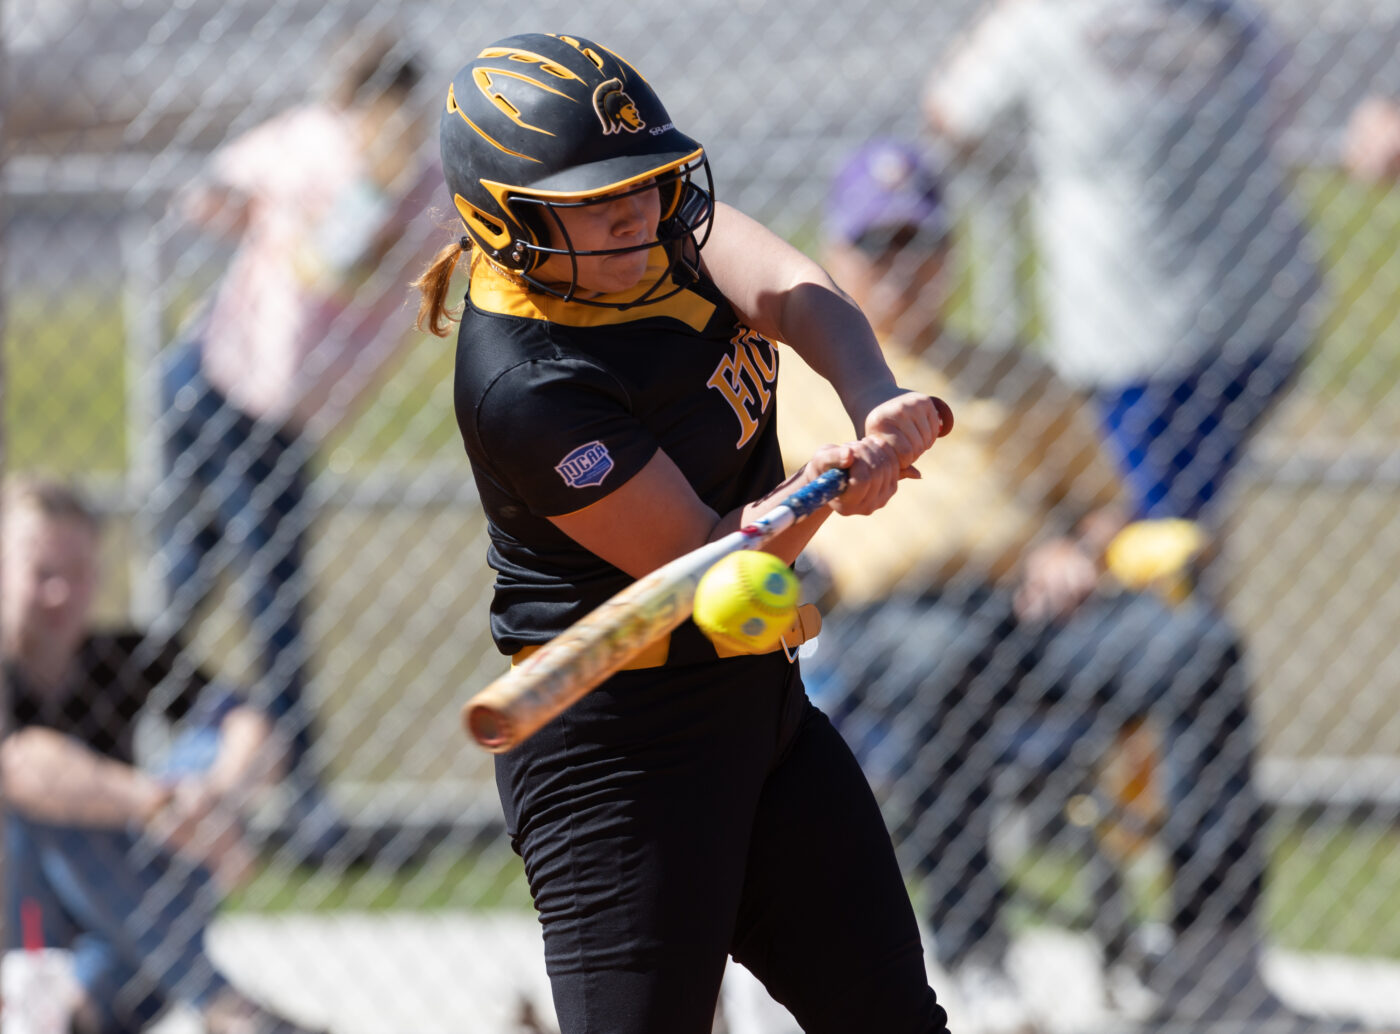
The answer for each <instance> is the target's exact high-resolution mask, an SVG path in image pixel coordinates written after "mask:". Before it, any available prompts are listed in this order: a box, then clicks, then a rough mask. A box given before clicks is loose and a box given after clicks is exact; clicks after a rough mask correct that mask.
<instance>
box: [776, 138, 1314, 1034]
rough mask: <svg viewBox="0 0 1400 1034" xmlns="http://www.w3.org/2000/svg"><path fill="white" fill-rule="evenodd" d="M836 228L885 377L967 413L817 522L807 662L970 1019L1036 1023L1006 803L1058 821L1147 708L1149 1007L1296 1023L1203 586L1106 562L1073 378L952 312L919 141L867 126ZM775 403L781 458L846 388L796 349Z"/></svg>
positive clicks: (1232, 681)
mask: <svg viewBox="0 0 1400 1034" xmlns="http://www.w3.org/2000/svg"><path fill="white" fill-rule="evenodd" d="M825 230H826V238H827V254H826V266H827V268H828V269H830V270H831V272H832V275H833V276H834V277H835V278H836V280H837V282H838V283H839V284H840V285H841V286H842V287H843V288H844V289H845V290H847V291H848V292H849V293H850V294H851V295H852V296H853V297H854V298H855V299H856V301H857V302H858V303H859V304H860V305H861V306H862V307H863V308H864V310H865V311H866V313H867V315H868V316H869V317H870V319H871V322H872V324H873V325H874V326H875V328H876V330H877V332H878V333H879V334H880V335H881V336H882V340H883V343H884V345H885V347H886V352H887V358H888V360H889V363H890V367H891V369H892V370H893V371H894V374H895V376H896V378H898V379H899V382H900V383H901V384H908V385H910V386H912V387H913V388H914V389H915V390H921V391H925V392H928V393H929V394H935V395H939V396H941V397H943V398H946V399H948V400H949V402H950V404H951V405H952V408H953V411H954V412H955V413H957V414H958V423H957V426H956V427H955V428H954V431H953V433H952V434H951V435H949V436H948V437H947V438H945V439H944V440H943V441H941V442H940V443H939V449H938V454H937V455H936V457H932V458H930V459H929V460H928V462H926V463H922V464H920V470H921V471H922V474H923V476H922V478H921V479H920V480H917V481H906V482H903V483H902V485H901V488H900V491H899V493H898V494H897V495H896V496H895V498H894V499H893V500H892V501H891V502H890V504H889V505H888V506H887V507H886V509H885V511H884V512H885V514H886V515H887V516H886V517H884V518H883V524H882V532H881V534H880V535H878V536H871V535H870V534H869V533H868V531H867V529H866V528H865V527H863V526H862V524H861V522H859V521H848V522H844V523H839V524H838V523H837V522H829V524H828V525H827V526H824V527H823V528H822V529H821V530H820V531H819V532H818V533H817V535H816V537H815V538H814V539H813V541H812V543H811V545H810V546H809V548H808V551H807V555H808V556H810V557H812V558H813V563H814V567H815V570H816V574H815V575H814V576H813V581H814V583H816V582H818V581H819V580H820V579H821V578H825V579H828V580H829V586H830V587H829V590H828V592H829V599H828V602H829V603H832V604H833V606H832V608H831V610H830V613H829V616H828V619H827V623H826V626H825V628H824V630H823V632H822V634H821V638H820V641H819V647H818V650H817V653H816V655H815V657H813V658H812V659H810V660H808V661H804V678H805V680H806V682H807V684H808V686H809V688H810V690H811V692H812V693H813V696H814V698H816V699H817V700H818V702H819V703H820V704H822V705H823V707H824V709H826V710H827V711H828V713H829V714H831V716H832V717H833V719H834V720H835V721H837V722H838V724H839V725H840V727H841V729H842V732H843V734H844V735H845V736H846V737H847V739H848V740H849V741H850V742H851V744H852V746H853V747H854V748H855V750H856V752H857V755H858V756H859V757H860V758H861V759H862V763H863V765H864V766H865V768H866V771H867V774H868V775H869V776H870V778H871V781H872V783H873V784H874V785H875V786H876V787H877V789H878V791H879V792H880V793H881V795H882V799H883V801H884V804H885V806H886V808H887V810H888V816H887V817H888V820H889V822H890V824H891V827H892V829H893V831H894V836H895V839H896V843H897V844H898V845H899V848H900V851H901V855H902V859H903V861H904V864H905V866H906V871H907V873H908V874H909V875H910V876H911V877H914V878H915V879H916V881H917V884H918V888H919V896H920V897H921V898H922V904H923V907H924V909H925V911H924V915H925V917H926V920H927V923H928V926H929V930H930V932H931V933H932V935H933V939H934V943H935V951H936V954H937V957H938V959H939V962H940V963H941V964H942V965H943V966H944V967H945V968H946V969H947V970H948V972H949V973H950V975H951V976H952V978H953V986H954V988H955V989H956V992H955V993H956V994H957V996H958V997H957V998H956V999H955V1000H954V1001H953V1002H950V1005H949V1010H950V1014H951V1015H954V1016H955V1017H957V1018H958V1020H959V1022H960V1023H961V1024H962V1025H963V1026H961V1027H960V1028H959V1029H961V1030H965V1031H968V1032H969V1034H971V1032H973V1031H977V1032H982V1034H991V1032H996V1034H1012V1032H1024V1031H1027V1030H1031V1029H1034V1027H1035V1018H1034V1017H1033V1016H1032V1014H1031V1012H1030V1011H1029V1010H1028V1009H1027V1007H1026V1004H1025V1002H1024V1001H1023V999H1022V997H1021V994H1020V991H1019V989H1018V987H1017V985H1016V983H1015V981H1014V980H1013V979H1012V976H1011V974H1010V973H1009V972H1008V969H1007V967H1006V961H1007V949H1008V936H1007V932H1006V929H1005V927H1004V926H1003V922H1002V919H1001V916H1000V910H1001V908H1002V905H1003V903H1004V899H1005V897H1006V891H1005V886H1004V880H1003V877H1002V875H1001V874H1000V873H999V872H998V871H997V868H996V866H995V864H994V861H993V857H992V852H991V838H992V831H993V823H994V813H995V809H996V807H997V804H998V802H999V800H1001V799H1003V798H1004V796H1005V795H1006V794H1014V795H1015V796H1017V797H1021V798H1026V799H1029V800H1031V802H1032V803H1033V804H1034V803H1035V802H1036V801H1039V802H1040V804H1041V807H1042V811H1041V812H1040V813H1051V814H1055V815H1058V814H1059V813H1060V812H1061V811H1062V807H1063V802H1064V800H1067V799H1068V798H1069V797H1070V796H1071V795H1072V794H1074V793H1076V792H1079V790H1078V787H1079V783H1078V781H1077V777H1076V775H1075V773H1076V772H1080V773H1083V774H1084V775H1085V776H1087V775H1088V770H1089V769H1090V768H1091V767H1092V766H1093V765H1094V761H1095V759H1098V758H1101V757H1103V756H1104V755H1105V754H1106V753H1107V752H1108V751H1109V749H1110V748H1111V747H1112V746H1113V745H1114V744H1115V742H1116V740H1117V738H1118V736H1119V735H1120V733H1121V732H1122V730H1123V729H1124V728H1126V727H1129V726H1130V724H1131V723H1134V722H1137V721H1145V722H1147V723H1149V724H1150V725H1151V727H1152V728H1153V729H1154V730H1155V732H1156V734H1157V735H1158V736H1159V737H1160V742H1161V758H1160V762H1161V763H1160V765H1159V766H1158V770H1157V772H1156V776H1155V777H1156V779H1157V782H1158V785H1159V786H1160V787H1161V794H1162V796H1163V798H1164V801H1163V806H1162V807H1160V808H1157V809H1155V810H1154V812H1153V815H1152V818H1153V820H1154V821H1155V823H1156V824H1157V827H1158V828H1156V829H1154V830H1152V832H1153V833H1154V834H1155V835H1156V837H1157V838H1158V840H1159V842H1160V843H1161V844H1162V845H1163V847H1164V848H1165V854H1166V856H1167V857H1168V859H1169V862H1170V869H1171V876H1172V885H1171V902H1170V925H1171V930H1172V932H1173V934H1174V941H1173V944H1172V947H1171V949H1170V950H1169V951H1168V952H1167V953H1166V955H1165V957H1164V958H1161V959H1157V960H1155V962H1154V964H1153V965H1152V966H1151V967H1150V969H1149V970H1147V971H1146V972H1145V974H1144V975H1145V976H1147V978H1148V981H1149V987H1150V989H1151V990H1152V991H1154V992H1155V994H1156V996H1157V998H1158V1001H1159V1003H1160V1004H1159V1005H1158V1006H1157V1015H1156V1018H1157V1019H1158V1020H1161V1021H1162V1022H1172V1023H1174V1022H1182V1023H1197V1022H1202V1021H1207V1020H1215V1019H1220V1020H1226V1019H1230V1020H1234V1019H1239V1020H1246V1019H1248V1020H1259V1019H1268V1020H1270V1021H1271V1022H1275V1023H1280V1024H1282V1025H1281V1026H1279V1027H1278V1029H1280V1030H1285V1029H1288V1030H1291V1029H1293V1028H1292V1024H1293V1023H1294V1022H1295V1021H1297V1022H1300V1023H1301V1022H1302V1018H1301V1017H1297V1016H1296V1015H1295V1014H1293V1013H1292V1012H1290V1011H1289V1010H1288V1009H1287V1008H1286V1007H1285V1006H1284V1005H1283V1003H1281V1002H1280V1001H1279V999H1277V998H1276V997H1275V996H1274V995H1273V993H1272V992H1271V991H1270V990H1269V988H1268V987H1267V986H1266V985H1265V983H1264V981H1263V979H1262V977H1261V975H1260V971H1259V966H1258V963H1259V951H1260V942H1259V938H1260V931H1259V929H1258V925H1257V919H1258V910H1259V904H1260V891H1261V885H1262V880H1263V873H1264V854H1263V844H1262V841H1261V832H1262V825H1263V823H1262V811H1261V805H1260V802H1259V800H1258V797H1257V795H1256V793H1255V790H1254V788H1253V784H1252V778H1251V775H1252V766H1253V761H1254V741H1255V730H1254V726H1253V722H1252V720H1251V716H1250V712H1249V693H1248V685H1247V681H1246V673H1245V670H1244V666H1243V663H1242V660H1241V647H1240V643H1239V641H1238V638H1237V636H1236V634H1235V632H1234V631H1233V630H1232V629H1231V627H1230V626H1229V625H1228V624H1227V623H1226V621H1225V620H1224V619H1223V618H1222V617H1221V616H1220V615H1219V614H1217V613H1215V612H1214V611H1212V610H1211V609H1209V608H1207V607H1205V606H1204V605H1202V604H1201V603H1199V602H1197V601H1194V600H1186V601H1184V602H1180V603H1177V604H1176V605H1171V604H1168V603H1167V602H1166V601H1165V600H1164V599H1163V598H1162V597H1161V596H1160V595H1159V594H1157V593H1155V592H1138V591H1130V590H1129V589H1127V588H1126V587H1125V586H1124V585H1123V583H1122V582H1121V581H1119V580H1117V579H1116V578H1115V577H1114V576H1113V575H1112V574H1110V573H1109V572H1108V570H1107V569H1106V566H1107V563H1108V561H1107V559H1106V556H1114V557H1115V558H1116V562H1117V563H1119V564H1120V565H1121V566H1122V567H1123V568H1124V569H1127V568H1131V567H1136V568H1137V569H1136V570H1135V571H1134V580H1135V581H1139V580H1140V581H1141V582H1142V584H1149V583H1150V582H1151V581H1152V579H1150V578H1149V577H1147V572H1145V571H1144V570H1143V569H1142V567H1140V566H1138V565H1141V564H1142V563H1143V561H1144V560H1145V559H1147V558H1144V557H1132V558H1128V557H1126V556H1123V555H1121V554H1123V553H1124V552H1125V551H1130V550H1131V549H1133V548H1134V543H1133V537H1132V532H1124V531H1123V530H1122V523H1121V518H1120V516H1119V515H1120V514H1121V512H1122V510H1121V508H1119V507H1117V506H1116V505H1115V502H1116V499H1117V494H1118V491H1119V487H1118V485H1117V478H1116V474H1115V471H1114V468H1113V464H1112V462H1111V461H1110V460H1108V459H1107V458H1105V457H1103V456H1102V455H1101V447H1100V444H1099V439H1098V435H1097V434H1096V429H1095V427H1094V424H1093V421H1092V420H1088V419H1086V418H1084V417H1083V415H1082V414H1083V411H1082V408H1081V406H1080V402H1079V399H1078V398H1077V396H1076V394H1075V393H1074V392H1073V391H1072V390H1070V389H1068V388H1067V387H1065V386H1064V384H1063V383H1062V382H1061V381H1059V380H1058V379H1057V378H1055V377H1054V376H1053V375H1052V374H1051V373H1050V372H1049V371H1048V370H1046V369H1045V368H1044V367H1043V366H1042V365H1041V364H1040V363H1038V362H1037V361H1036V360H1034V359H1033V358H1031V357H1030V356H1029V355H1027V354H1026V353H1025V352H1023V351H1019V350H1011V351H1008V352H1006V353H999V352H995V351H992V350H990V349H978V348H974V347H971V346H970V345H969V344H968V343H967V342H965V341H960V340H958V339H957V337H956V336H955V335H954V334H952V333H950V332H949V331H948V330H947V329H946V328H945V327H944V325H943V321H942V308H943V299H944V297H945V294H946V291H945V283H944V279H943V278H944V275H945V274H944V271H945V269H946V267H947V266H948V264H949V261H950V250H949V244H950V240H949V236H948V223H947V213H946V211H945V207H944V203H943V199H942V192H941V188H940V183H939V181H938V179H937V178H936V176H935V174H934V172H933V171H932V169H931V168H930V167H929V166H928V165H927V164H926V163H924V162H923V160H922V159H921V157H920V155H919V154H918V153H917V152H916V151H914V150H913V149H911V148H910V147H908V146H907V145H904V144H901V143H898V142H889V141H877V142H875V143H872V144H870V145H868V146H866V147H865V148H863V149H862V150H860V151H859V152H857V153H856V154H855V155H854V156H853V157H852V158H851V160H850V161H849V162H848V163H847V164H845V165H844V166H843V167H842V169H841V171H840V173H839V174H838V176H837V178H836V180H835V182H834V184H833V187H832V191H831V194H830V197H829V202H828V210H827V213H826V222H825ZM949 371H951V372H952V379H951V380H950V379H949V376H948V372H949ZM779 413H780V414H781V418H782V421H783V424H782V428H781V432H782V440H783V447H784V451H785V453H786V454H789V455H803V454H804V453H803V452H802V450H803V449H804V448H805V447H806V445H807V443H810V442H815V441H823V440H829V439H830V436H831V435H832V434H834V433H839V431H840V429H839V428H838V427H834V426H832V425H831V423H830V417H831V414H833V413H835V414H839V413H840V407H839V406H834V405H833V404H832V400H830V399H829V398H828V396H827V395H826V394H824V392H823V389H822V387H821V385H820V383H819V378H817V377H816V376H815V375H814V374H813V373H811V371H810V370H808V369H807V368H806V367H805V366H802V365H801V364H800V363H798V362H796V361H795V360H793V361H785V365H784V368H783V379H782V382H781V388H780V407H779ZM1130 527H1131V528H1132V529H1134V530H1136V531H1138V532H1140V531H1141V530H1142V528H1143V525H1141V524H1134V525H1132V526H1130ZM1125 534H1127V535H1128V537H1127V538H1124V535H1125ZM1139 541H1141V540H1139ZM1129 559H1131V561H1132V562H1131V563H1129V562H1128V561H1129ZM1157 573H1158V574H1169V573H1170V571H1169V570H1163V571H1159V572H1157ZM1008 783H1011V784H1012V785H1010V786H1007V784H1008ZM1032 813H1033V814H1036V813H1037V812H1035V811H1033V812H1032ZM1119 947H1121V946H1119ZM1125 958H1126V956H1125ZM1309 1022H1310V1021H1309ZM1309 1029H1315V1028H1309Z"/></svg>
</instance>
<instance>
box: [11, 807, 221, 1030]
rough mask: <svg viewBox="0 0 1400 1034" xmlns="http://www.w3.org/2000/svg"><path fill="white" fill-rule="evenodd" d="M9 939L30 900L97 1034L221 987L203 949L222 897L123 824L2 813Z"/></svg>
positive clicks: (200, 873)
mask: <svg viewBox="0 0 1400 1034" xmlns="http://www.w3.org/2000/svg"><path fill="white" fill-rule="evenodd" d="M5 844H6V850H7V853H8V856H7V858H6V860H5V891H6V894H5V902H6V904H5V907H6V921H7V923H8V926H7V927H6V929H7V930H8V931H9V944H8V945H7V947H9V948H11V949H14V948H17V947H19V946H20V930H21V922H20V916H21V908H22V906H23V905H24V904H25V903H26V902H28V903H31V904H30V906H29V907H31V908H32V907H34V906H37V907H38V909H39V913H40V915H41V916H42V922H43V938H44V944H45V945H47V946H49V947H54V948H69V949H71V950H72V952H73V955H74V963H75V968H76V973H77V978H78V982H79V983H80V984H81V985H82V987H83V988H84V990H86V992H87V993H88V996H89V997H90V998H91V1000H92V1002H93V1003H94V1005H96V1007H97V1008H98V1011H99V1012H100V1014H101V1016H102V1023H103V1031H104V1034H136V1032H137V1031H140V1030H141V1029H143V1028H144V1027H146V1026H148V1025H149V1024H150V1023H152V1022H153V1021H154V1020H155V1019H156V1017H157V1016H159V1014H160V1013H161V1012H162V1011H163V1010H164V1009H165V1007H166V1006H167V1004H169V1003H171V1002H174V1001H184V1002H188V1003H190V1004H191V1005H193V1006H195V1007H196V1008H202V1007H203V1006H204V1005H206V1004H207V1003H208V1002H209V1000H210V999H211V998H212V997H213V996H214V995H215V994H217V993H218V992H219V991H221V990H222V989H223V988H225V987H227V986H228V983H227V981H226V980H225V979H224V977H223V976H222V975H220V973H219V972H218V970H216V969H215V968H214V965H213V963H212V962H211V961H210V959H209V956H208V955H207V954H206V952H205V947H204V937H205V931H206V929H207V928H208V925H209V921H210V918H211V917H212V915H213V912H214V908H215V906H216V905H217V902H218V900H219V895H218V891H217V890H216V888H215V887H214V885H213V883H212V880H211V878H210V876H209V873H208V872H206V871H205V870H204V869H202V868H199V867H197V866H192V865H190V864H189V863H186V862H183V861H182V860H178V859H174V858H172V857H170V856H169V855H166V854H163V853H161V852H159V851H157V850H156V849H155V848H154V847H152V845H150V844H149V843H146V842H144V841H142V840H141V839H140V838H138V837H136V836H134V835H133V834H131V833H127V832H125V831H120V830H93V829H75V828H68V827H62V826H52V825H46V824H43V823H39V822H33V821H30V820H29V819H26V818H23V817H22V816H20V815H17V814H14V813H11V814H9V815H7V816H6V818H5Z"/></svg>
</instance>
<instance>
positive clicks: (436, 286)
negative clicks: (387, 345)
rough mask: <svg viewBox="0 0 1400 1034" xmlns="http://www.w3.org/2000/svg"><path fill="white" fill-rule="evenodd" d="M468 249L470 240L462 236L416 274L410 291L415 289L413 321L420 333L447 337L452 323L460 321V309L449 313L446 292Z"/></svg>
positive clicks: (439, 252)
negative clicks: (415, 316)
mask: <svg viewBox="0 0 1400 1034" xmlns="http://www.w3.org/2000/svg"><path fill="white" fill-rule="evenodd" d="M470 249H471V238H470V237H467V236H466V235H463V236H462V237H460V238H458V239H457V240H454V241H453V242H452V243H451V244H448V245H445V246H444V247H443V248H442V249H440V250H439V251H438V253H437V254H436V255H434V256H433V260H432V261H431V262H430V263H428V268H427V269H425V270H423V272H421V273H419V274H418V279H417V280H414V281H413V282H412V283H411V284H409V286H410V287H416V288H418V293H419V296H420V297H419V299H418V318H417V320H415V321H414V323H415V325H416V326H417V327H418V329H419V330H426V331H428V332H429V333H431V334H436V335H437V336H438V337H446V336H447V335H448V332H449V331H451V329H452V322H453V321H454V320H456V319H458V318H459V316H458V313H459V312H460V311H461V310H459V309H449V308H448V306H447V292H448V291H449V290H450V289H451V288H452V277H453V274H455V273H456V272H457V260H458V259H460V258H461V257H462V256H463V255H464V254H466V253H467V252H468V251H469V250H470Z"/></svg>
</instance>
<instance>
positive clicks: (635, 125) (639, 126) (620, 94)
mask: <svg viewBox="0 0 1400 1034" xmlns="http://www.w3.org/2000/svg"><path fill="white" fill-rule="evenodd" d="M593 110H594V111H596V112H597V113H598V120H599V121H600V122H602V123H603V135H604V136H608V135H609V134H611V133H621V132H622V131H623V130H624V129H625V130H626V131H627V132H629V133H640V132H641V131H642V130H643V129H646V127H647V124H646V123H645V122H643V121H642V116H641V115H639V114H638V113H637V105H636V103H635V102H634V101H633V100H632V98H631V97H629V96H627V93H626V91H624V90H623V89H622V80H621V79H617V78H613V79H609V80H608V81H607V82H603V83H599V84H598V88H597V89H596V90H594V91H593Z"/></svg>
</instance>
